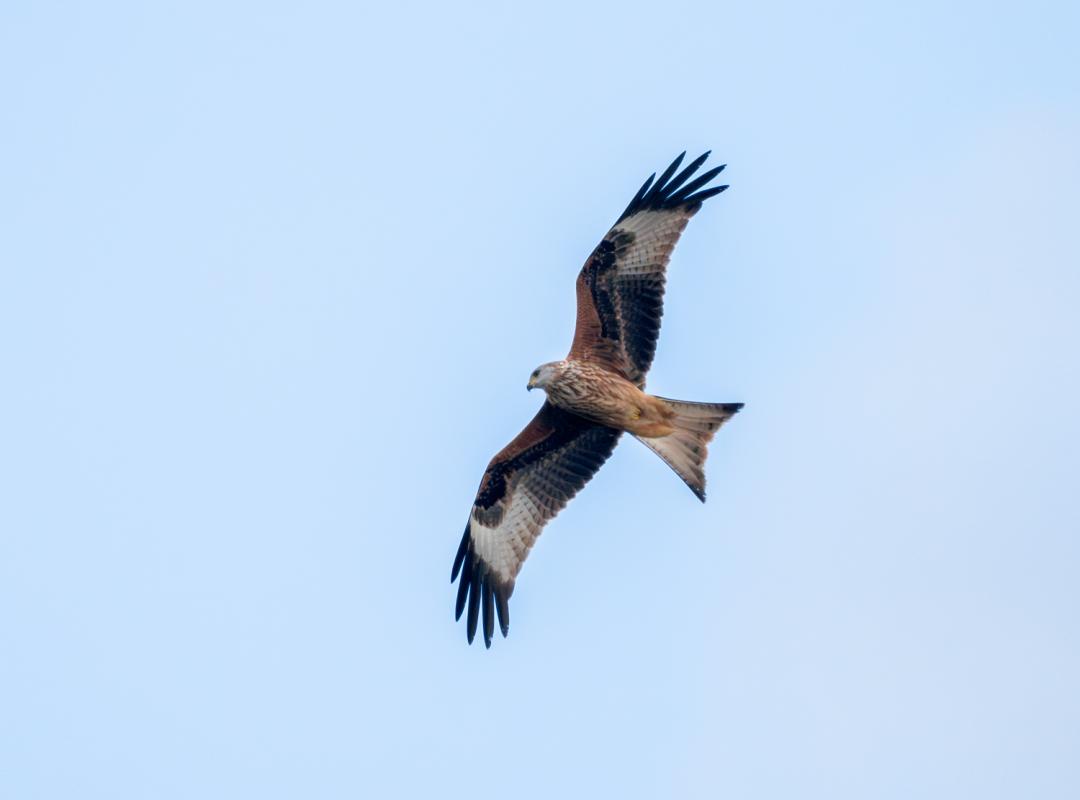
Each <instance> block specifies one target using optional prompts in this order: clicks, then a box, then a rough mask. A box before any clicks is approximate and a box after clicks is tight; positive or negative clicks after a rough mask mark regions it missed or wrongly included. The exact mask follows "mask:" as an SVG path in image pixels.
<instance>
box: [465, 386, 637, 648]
mask: <svg viewBox="0 0 1080 800" xmlns="http://www.w3.org/2000/svg"><path fill="white" fill-rule="evenodd" d="M620 434H621V431H618V430H615V429H614V428H608V427H607V426H605V425H597V424H595V423H593V422H589V421H588V420H586V419H583V418H582V417H579V416H577V415H576V414H571V413H570V412H568V411H563V410H562V409H560V408H557V407H556V406H553V405H551V403H548V402H545V403H544V405H543V407H542V408H541V409H540V411H539V413H537V415H536V416H535V417H533V419H532V422H530V423H529V424H528V425H527V426H525V429H524V430H523V431H522V432H521V433H519V434H518V435H517V437H516V438H515V439H514V441H512V442H510V444H508V445H507V446H506V447H504V448H503V449H502V451H501V452H500V453H499V454H498V455H496V456H495V458H493V459H492V460H491V463H490V464H488V468H487V470H486V471H485V472H484V478H483V480H482V481H481V482H480V490H479V491H478V492H477V493H476V500H475V501H474V502H473V507H472V513H471V514H470V515H469V523H468V525H466V526H465V535H464V536H463V537H462V539H461V546H460V547H459V548H458V552H457V557H456V558H455V559H454V569H453V572H452V574H451V576H450V581H451V582H453V581H455V580H457V578H458V575H459V574H460V576H461V583H460V584H459V586H458V593H457V607H456V609H455V613H456V618H457V619H461V613H462V611H464V609H465V607H466V605H468V608H469V613H468V617H467V624H466V633H467V635H468V638H469V642H470V644H471V643H472V640H473V637H474V636H475V635H476V625H477V620H478V618H479V615H480V609H481V606H482V607H483V619H484V644H485V645H486V646H488V647H491V636H492V634H493V633H494V628H495V612H496V610H497V612H498V615H499V626H500V627H501V628H502V633H503V636H506V634H507V632H508V631H509V628H510V612H509V608H508V606H507V602H508V601H509V599H510V595H511V594H512V593H513V591H514V579H515V578H516V577H517V574H518V571H519V570H520V569H521V565H522V563H523V562H524V561H525V558H526V557H527V556H528V555H529V550H530V549H531V548H532V546H533V542H535V541H536V538H537V537H538V536H539V535H540V530H541V529H542V528H543V527H544V525H545V524H547V521H548V520H550V519H551V518H552V517H554V516H555V515H556V514H558V513H559V511H560V510H562V508H563V506H565V505H566V504H567V503H568V502H569V501H570V498H572V497H573V496H574V495H575V494H577V492H578V490H579V489H581V487H582V486H584V485H585V484H586V483H587V482H588V481H589V479H590V478H591V477H592V476H593V475H594V474H596V471H597V470H598V469H600V465H601V464H603V463H604V462H605V461H606V460H607V458H608V456H610V455H611V451H612V450H614V449H615V443H616V442H617V441H618V439H619V435H620Z"/></svg>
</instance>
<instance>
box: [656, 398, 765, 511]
mask: <svg viewBox="0 0 1080 800" xmlns="http://www.w3.org/2000/svg"><path fill="white" fill-rule="evenodd" d="M656 399H657V400H663V401H664V403H666V404H667V406H668V408H670V409H671V410H672V411H673V412H675V416H674V417H672V419H671V420H670V422H671V424H672V425H674V426H675V430H674V431H673V432H672V433H669V434H668V435H667V436H660V437H655V438H654V437H645V436H638V437H637V439H638V441H639V442H641V443H642V444H644V445H645V446H646V447H648V448H649V449H650V450H652V451H653V452H654V453H656V454H657V455H658V456H660V458H662V459H664V461H666V462H667V465H668V466H669V467H671V468H672V469H673V470H675V474H676V475H678V476H679V477H680V478H682V479H683V481H684V482H685V483H686V485H687V486H689V487H690V490H691V491H692V492H693V493H694V494H696V495H697V497H698V499H699V500H700V501H701V502H703V503H704V502H705V458H706V457H707V456H708V454H709V442H711V441H712V438H713V435H714V434H715V433H716V431H717V429H719V427H720V426H721V425H723V424H724V423H725V422H727V421H728V420H729V419H731V418H732V416H734V415H735V413H736V412H738V410H739V409H740V408H742V407H743V404H742V403H690V402H687V401H685V400H668V399H667V398H666V397H658V398H656Z"/></svg>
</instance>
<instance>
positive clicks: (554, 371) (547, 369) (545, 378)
mask: <svg viewBox="0 0 1080 800" xmlns="http://www.w3.org/2000/svg"><path fill="white" fill-rule="evenodd" d="M562 364H563V362H562V361H549V362H548V363H546V364H541V365H540V366H539V367H537V368H536V369H534V370H533V371H532V375H530V376H529V383H528V385H527V386H526V387H525V388H526V389H528V390H529V391H532V390H533V389H546V388H547V387H548V386H550V385H551V382H552V381H554V380H556V379H557V378H558V377H559V372H560V371H561V368H562Z"/></svg>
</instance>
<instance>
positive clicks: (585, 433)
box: [450, 153, 742, 647]
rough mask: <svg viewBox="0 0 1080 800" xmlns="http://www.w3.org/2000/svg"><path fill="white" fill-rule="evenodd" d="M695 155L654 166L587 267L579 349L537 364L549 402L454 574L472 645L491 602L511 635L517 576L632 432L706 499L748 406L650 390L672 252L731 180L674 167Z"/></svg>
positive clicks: (489, 498) (468, 529)
mask: <svg viewBox="0 0 1080 800" xmlns="http://www.w3.org/2000/svg"><path fill="white" fill-rule="evenodd" d="M685 155H686V153H682V154H681V155H680V156H679V157H678V158H676V159H675V161H673V162H672V164H671V166H669V167H668V168H667V169H666V170H664V172H663V174H662V175H661V176H660V178H659V180H656V182H655V183H654V182H653V179H654V178H656V174H655V173H653V175H651V176H650V177H649V179H648V180H647V181H645V183H644V185H643V186H642V187H641V188H640V189H639V190H638V193H637V194H636V195H634V199H633V200H631V201H630V205H628V206H627V207H626V210H625V211H624V212H623V213H622V215H621V216H620V217H619V219H618V220H617V221H616V222H615V225H614V226H613V227H612V228H611V230H609V231H608V232H607V234H606V235H605V236H604V238H603V239H602V240H601V242H600V244H599V245H597V247H596V249H595V250H593V252H592V255H590V256H589V258H588V260H587V261H586V262H585V266H584V267H582V268H581V273H580V274H579V275H578V279H577V327H576V329H575V330H574V341H573V344H571V346H570V352H569V353H568V354H567V356H566V358H565V359H563V360H562V361H553V362H551V363H548V364H541V365H540V366H539V367H537V368H536V369H535V370H533V373H532V375H531V376H530V377H529V384H528V388H529V389H530V390H531V389H534V388H540V389H543V390H544V391H545V392H546V393H547V399H546V401H545V402H544V405H543V406H542V407H541V408H540V411H539V413H538V414H537V415H536V416H535V417H533V420H532V422H530V423H529V424H528V425H526V426H525V429H524V430H523V431H522V432H521V433H519V434H518V435H517V437H516V438H515V439H514V440H513V441H512V442H510V444H508V445H507V446H506V447H504V448H503V449H502V451H500V452H499V453H498V455H496V456H495V458H493V459H492V460H491V463H490V464H488V467H487V470H485V472H484V477H483V480H481V481H480V489H479V491H478V492H477V493H476V500H475V501H474V502H473V507H472V513H471V514H470V515H469V522H468V524H467V525H466V526H465V535H464V536H463V537H462V539H461V546H460V547H459V548H458V552H457V557H456V558H455V559H454V568H453V571H452V574H451V577H450V580H451V582H453V581H455V580H457V578H458V576H459V575H460V577H461V582H460V584H459V585H458V592H457V604H456V609H455V614H456V618H457V619H461V614H462V612H463V611H464V610H465V607H466V606H468V609H469V613H468V617H467V623H466V634H467V636H468V640H469V642H470V644H471V643H472V640H473V637H474V636H475V635H476V627H477V622H478V620H479V618H480V610H481V608H482V609H483V622H484V644H485V645H486V646H487V647H491V637H492V634H493V633H494V628H495V615H496V613H497V614H498V617H499V627H500V628H501V629H502V634H503V636H506V634H507V633H508V632H509V629H510V611H509V608H508V605H507V604H508V601H509V599H510V595H511V594H512V593H513V591H514V580H515V578H516V577H517V574H518V572H519V571H520V569H521V565H522V563H524V561H525V558H526V557H527V556H528V554H529V550H530V549H531V548H532V546H533V543H534V542H535V541H536V539H537V537H538V536H539V535H540V531H541V529H542V528H543V527H544V525H545V524H546V523H547V522H548V520H550V519H551V518H552V517H554V516H555V515H556V514H558V513H559V511H560V510H561V509H562V508H563V506H565V505H566V504H567V503H568V502H569V501H570V498H572V497H573V496H574V495H575V494H577V492H578V490H579V489H581V487H582V486H584V485H585V484H586V483H587V482H588V481H589V479H590V478H592V476H593V475H594V474H595V473H596V471H597V470H598V469H599V468H600V465H601V464H603V463H604V461H606V460H607V458H608V456H610V455H611V452H612V450H614V449H615V444H616V442H618V440H619V436H621V435H622V433H623V432H624V431H626V432H629V433H630V434H632V435H633V436H634V437H635V438H636V439H637V440H638V441H640V442H641V443H643V444H644V445H645V446H646V447H648V448H649V449H651V450H652V451H653V452H655V453H656V454H657V455H659V456H660V458H662V459H664V461H665V462H667V464H668V466H670V467H671V468H672V469H673V470H675V473H676V474H677V475H678V476H679V477H680V478H682V479H683V481H685V482H686V485H687V486H689V487H690V489H691V491H693V493H694V494H695V495H697V497H698V499H700V500H701V501H702V502H705V471H704V465H705V457H706V454H707V447H708V444H709V442H710V441H711V440H712V438H713V434H714V433H716V430H717V429H718V428H719V427H720V426H721V425H723V424H724V423H725V422H726V421H727V420H728V419H730V418H731V416H732V415H733V414H735V413H736V412H737V411H738V410H739V409H740V408H742V403H690V402H684V401H681V400H669V399H666V398H663V397H656V396H655V395H650V394H646V393H645V392H644V391H643V389H644V387H645V375H646V373H647V372H648V371H649V367H650V366H651V365H652V360H653V355H654V354H655V353H656V341H657V339H658V338H659V335H660V316H661V315H662V314H663V301H664V282H665V271H666V269H667V264H668V260H669V259H670V258H671V251H672V250H673V249H674V248H675V243H676V242H677V241H678V240H679V236H680V234H682V232H683V229H684V228H685V227H686V223H687V221H688V220H689V219H690V217H692V216H694V214H696V213H697V211H698V209H699V208H701V204H702V203H703V202H704V201H705V200H707V199H708V198H710V197H712V196H713V195H717V194H719V193H720V192H722V191H724V190H725V189H727V188H728V187H727V186H715V187H712V188H708V189H706V188H703V187H705V185H706V184H708V183H709V181H711V180H712V179H713V178H715V177H716V176H717V175H719V174H720V171H721V170H723V169H724V165H721V166H719V167H716V168H714V169H710V170H708V171H707V172H704V173H702V174H701V175H700V176H698V177H696V178H694V179H693V180H690V178H691V176H692V175H693V174H694V173H695V172H696V171H697V169H698V168H699V167H700V166H701V165H702V164H704V163H705V159H706V158H708V156H709V154H708V153H705V154H704V155H702V156H701V157H699V158H697V159H695V160H694V161H693V162H692V163H691V164H690V165H689V166H687V167H686V169H684V170H683V171H682V172H680V173H679V174H678V175H675V170H677V169H678V168H679V165H680V164H681V163H682V160H683V157H684V156H685ZM673 176H674V177H673Z"/></svg>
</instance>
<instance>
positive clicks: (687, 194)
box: [615, 151, 728, 225]
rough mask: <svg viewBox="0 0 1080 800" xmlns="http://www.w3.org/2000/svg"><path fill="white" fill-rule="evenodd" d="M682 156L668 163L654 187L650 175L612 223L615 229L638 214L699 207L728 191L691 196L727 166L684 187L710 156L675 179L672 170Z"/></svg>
mask: <svg viewBox="0 0 1080 800" xmlns="http://www.w3.org/2000/svg"><path fill="white" fill-rule="evenodd" d="M710 152H711V151H710ZM685 156H686V152H685V151H684V152H682V153H680V154H679V155H678V156H677V157H676V158H675V160H674V161H672V162H671V164H670V165H669V166H668V168H667V169H665V170H664V171H663V172H662V173H661V174H660V178H659V179H658V180H657V181H656V183H653V178H654V177H655V175H656V173H653V176H652V177H650V178H649V179H648V180H647V181H645V183H644V184H643V185H642V187H641V188H640V189H639V190H638V193H637V194H636V195H634V199H633V200H631V201H630V205H628V206H627V207H626V210H625V211H623V213H622V215H620V217H619V218H618V219H617V220H616V221H615V224H616V225H618V224H619V223H620V222H622V221H623V220H624V219H626V218H627V217H631V216H633V215H634V214H637V213H638V212H640V211H645V210H653V211H659V210H661V209H675V208H680V207H683V206H686V207H690V206H694V205H700V204H701V203H702V202H703V201H705V200H707V199H708V198H710V197H712V196H713V195H717V194H719V193H720V192H722V191H724V189H726V188H728V187H727V186H720V187H714V188H710V189H706V190H705V191H703V192H698V193H697V194H694V192H696V191H697V190H698V189H700V188H701V187H703V186H704V185H705V184H707V183H708V182H709V181H711V180H712V179H713V178H715V177H716V176H717V175H719V174H720V172H721V171H722V170H723V169H724V167H725V166H727V165H726V164H721V165H720V166H719V167H715V168H714V169H711V170H709V171H708V172H705V173H703V174H702V175H700V176H698V177H697V178H695V179H694V180H692V181H690V183H688V184H686V186H683V184H684V183H686V181H687V180H688V179H689V178H690V176H692V175H693V174H694V173H695V172H696V171H697V170H698V168H699V167H700V166H701V165H702V164H704V163H705V160H706V159H707V158H708V157H709V152H705V153H702V154H701V155H700V156H698V157H697V158H695V159H694V160H693V161H692V162H690V164H689V165H688V166H687V167H686V169H684V170H683V171H682V172H680V173H679V174H678V175H675V170H677V169H678V168H679V165H680V164H682V160H683V158H684V157H685ZM672 175H675V177H674V178H672V177H671V176H672Z"/></svg>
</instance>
